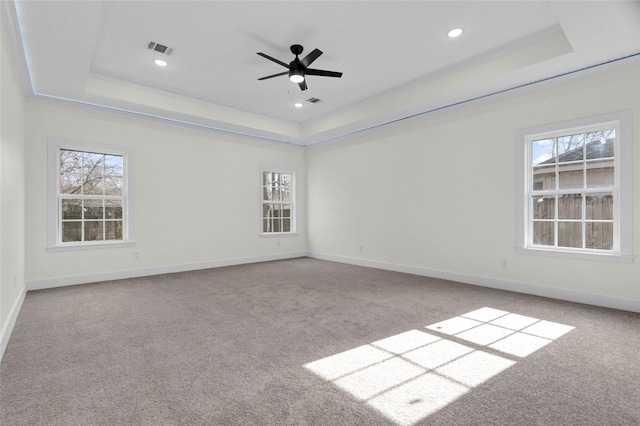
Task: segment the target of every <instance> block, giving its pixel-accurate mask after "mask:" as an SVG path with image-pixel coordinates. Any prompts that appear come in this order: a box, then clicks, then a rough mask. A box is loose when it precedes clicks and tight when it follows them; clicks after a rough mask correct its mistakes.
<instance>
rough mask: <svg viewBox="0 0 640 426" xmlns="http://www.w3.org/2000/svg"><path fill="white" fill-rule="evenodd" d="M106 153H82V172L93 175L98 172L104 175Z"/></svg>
mask: <svg viewBox="0 0 640 426" xmlns="http://www.w3.org/2000/svg"><path fill="white" fill-rule="evenodd" d="M104 157H105V155H104V154H96V153H93V152H83V153H82V169H83V170H82V174H84V175H91V174H94V173H97V174H98V175H102V174H103V172H104Z"/></svg>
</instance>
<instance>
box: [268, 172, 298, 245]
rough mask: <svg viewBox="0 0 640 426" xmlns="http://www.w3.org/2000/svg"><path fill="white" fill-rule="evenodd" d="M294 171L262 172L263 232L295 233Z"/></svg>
mask: <svg viewBox="0 0 640 426" xmlns="http://www.w3.org/2000/svg"><path fill="white" fill-rule="evenodd" d="M293 184H294V176H293V173H287V172H276V171H264V172H263V173H262V232H263V233H265V234H276V233H293V232H295V230H294V228H295V223H294V204H293Z"/></svg>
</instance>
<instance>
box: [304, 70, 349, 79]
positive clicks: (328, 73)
mask: <svg viewBox="0 0 640 426" xmlns="http://www.w3.org/2000/svg"><path fill="white" fill-rule="evenodd" d="M304 73H305V74H307V75H319V76H322V77H338V78H340V77H342V73H341V72H337V71H325V70H314V69H313V68H307V69H306V70H305V72H304Z"/></svg>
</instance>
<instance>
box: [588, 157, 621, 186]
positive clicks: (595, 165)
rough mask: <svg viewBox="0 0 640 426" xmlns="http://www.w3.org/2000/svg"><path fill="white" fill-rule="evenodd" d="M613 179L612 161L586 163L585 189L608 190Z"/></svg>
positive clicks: (612, 183)
mask: <svg viewBox="0 0 640 426" xmlns="http://www.w3.org/2000/svg"><path fill="white" fill-rule="evenodd" d="M614 179H615V178H614V174H613V160H604V161H594V162H589V163H587V188H609V187H612V186H613V185H614Z"/></svg>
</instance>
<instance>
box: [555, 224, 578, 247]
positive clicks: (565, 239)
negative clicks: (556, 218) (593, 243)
mask: <svg viewBox="0 0 640 426" xmlns="http://www.w3.org/2000/svg"><path fill="white" fill-rule="evenodd" d="M558 246H559V247H578V248H582V222H559V223H558Z"/></svg>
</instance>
